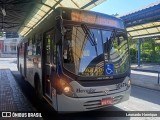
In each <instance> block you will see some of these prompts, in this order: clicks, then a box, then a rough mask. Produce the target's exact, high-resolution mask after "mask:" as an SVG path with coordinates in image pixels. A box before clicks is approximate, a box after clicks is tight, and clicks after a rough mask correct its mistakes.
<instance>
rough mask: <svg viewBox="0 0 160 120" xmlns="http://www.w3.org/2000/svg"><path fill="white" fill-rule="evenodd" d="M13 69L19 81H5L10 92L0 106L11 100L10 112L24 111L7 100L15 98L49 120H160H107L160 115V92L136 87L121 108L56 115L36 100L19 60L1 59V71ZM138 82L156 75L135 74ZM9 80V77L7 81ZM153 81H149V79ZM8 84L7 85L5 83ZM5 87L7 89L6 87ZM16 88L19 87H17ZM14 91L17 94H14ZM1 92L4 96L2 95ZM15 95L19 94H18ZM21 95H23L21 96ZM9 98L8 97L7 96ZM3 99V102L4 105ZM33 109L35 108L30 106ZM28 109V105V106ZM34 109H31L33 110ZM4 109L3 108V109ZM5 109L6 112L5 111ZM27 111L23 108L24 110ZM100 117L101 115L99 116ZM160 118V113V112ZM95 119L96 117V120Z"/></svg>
mask: <svg viewBox="0 0 160 120" xmlns="http://www.w3.org/2000/svg"><path fill="white" fill-rule="evenodd" d="M8 67H10V69H11V70H12V73H13V75H14V77H15V78H16V82H14V83H13V81H14V80H13V76H12V77H8V78H7V80H4V79H3V82H2V81H1V82H2V83H0V90H1V91H2V90H5V89H4V88H2V87H4V86H5V84H6V85H7V84H9V83H10V84H11V85H10V87H11V88H10V87H6V88H7V90H8V91H10V92H2V93H3V94H1V93H0V95H1V98H0V100H1V101H0V102H1V103H0V104H2V106H3V104H5V102H6V101H5V102H4V100H5V99H8V101H7V102H6V103H8V104H11V106H12V107H11V108H7V109H10V110H14V109H21V107H17V106H18V105H16V104H15V105H13V103H14V100H13V99H11V98H7V95H8V96H12V98H14V96H15V99H19V98H24V99H25V98H27V100H26V103H27V102H28V105H27V109H29V108H31V109H33V108H35V109H36V110H37V111H38V112H41V113H42V115H43V117H44V119H45V120H50V119H51V118H48V117H52V119H54V120H88V119H89V120H160V118H157V117H153V118H151V117H146V118H144V117H106V114H107V113H108V112H109V111H113V112H114V111H121V112H123V111H157V112H158V111H160V91H156V90H151V89H146V88H143V87H138V86H134V85H132V90H131V97H130V99H129V100H128V101H126V102H123V103H121V104H118V105H116V106H112V107H108V108H105V109H102V110H100V112H97V111H96V112H95V111H91V112H87V113H78V114H70V115H57V114H55V111H54V110H53V109H52V108H51V107H50V106H49V105H48V104H47V103H46V102H45V101H37V99H36V97H35V96H34V92H33V88H32V87H31V86H30V85H29V84H28V82H25V81H24V80H23V79H22V78H21V76H20V74H19V72H18V71H17V69H16V59H5V60H4V59H2V60H1V59H0V68H1V69H5V68H8ZM7 71H8V70H5V72H6V73H4V72H3V70H2V73H1V74H0V75H1V77H0V78H3V76H7V75H5V74H7V73H9V71H8V72H7ZM133 74H134V77H135V78H136V80H139V79H140V78H143V77H144V76H146V78H145V79H147V81H148V80H149V79H150V80H153V78H154V77H155V75H154V74H151V75H149V74H148V73H139V72H138V73H135V72H132V75H131V76H133ZM5 78H6V77H5ZM148 78H149V79H148ZM4 81H6V82H7V83H6V82H4ZM3 84H4V85H3ZM14 86H16V87H14ZM18 86H19V88H20V89H18V91H17V92H16V89H17V87H18ZM13 88H14V90H12V89H13ZM1 91H0V92H1ZM14 91H15V92H14ZM18 92H19V93H18ZM4 94H5V95H4ZM15 94H20V96H21V97H18V96H17V97H16V95H15ZM2 99H3V101H2ZM21 101H23V100H19V101H18V100H17V102H18V104H20V105H23V104H22V102H21ZM30 105H31V106H30ZM24 106H25V105H24ZM29 106H30V107H29ZM2 108H3V107H1V106H0V109H2ZM3 109H4V108H3ZM22 109H23V108H22ZM99 113H100V114H99ZM159 114H160V112H159ZM99 115H102V116H103V117H100V116H99ZM94 116H95V117H94Z"/></svg>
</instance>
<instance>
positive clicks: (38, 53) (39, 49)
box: [36, 43, 41, 55]
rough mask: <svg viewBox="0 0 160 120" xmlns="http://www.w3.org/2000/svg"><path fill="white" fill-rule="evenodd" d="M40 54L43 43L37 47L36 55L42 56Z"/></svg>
mask: <svg viewBox="0 0 160 120" xmlns="http://www.w3.org/2000/svg"><path fill="white" fill-rule="evenodd" d="M40 54H41V43H39V44H38V45H36V55H40Z"/></svg>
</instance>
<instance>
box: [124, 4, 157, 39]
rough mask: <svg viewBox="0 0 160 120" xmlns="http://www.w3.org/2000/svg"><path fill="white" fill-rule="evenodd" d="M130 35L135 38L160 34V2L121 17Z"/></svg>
mask: <svg viewBox="0 0 160 120" xmlns="http://www.w3.org/2000/svg"><path fill="white" fill-rule="evenodd" d="M121 19H123V20H124V22H125V25H126V27H127V32H128V36H130V37H132V38H133V39H135V38H143V37H153V36H160V2H156V3H154V4H151V5H149V6H147V7H145V8H142V9H139V10H136V11H134V12H131V13H128V14H127V15H124V16H122V17H121Z"/></svg>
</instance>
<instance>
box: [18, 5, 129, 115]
mask: <svg viewBox="0 0 160 120" xmlns="http://www.w3.org/2000/svg"><path fill="white" fill-rule="evenodd" d="M18 69H19V71H20V73H21V74H22V76H23V77H24V78H25V80H27V81H28V82H29V83H30V84H31V85H32V86H33V87H34V88H35V90H36V93H37V95H38V96H39V97H43V98H45V100H47V102H48V103H49V104H50V105H52V106H53V108H54V109H55V110H56V111H58V112H64V111H66V112H78V111H89V110H95V109H100V108H104V107H107V106H111V105H114V104H117V103H121V102H123V101H126V100H128V99H129V96H130V89H131V87H130V86H131V82H130V62H129V49H128V40H127V33H126V30H125V27H124V24H123V21H122V20H121V19H118V18H116V17H113V16H109V15H106V14H101V13H97V12H91V11H85V10H78V9H71V8H63V7H60V8H57V9H56V10H54V11H53V13H51V15H50V16H48V17H47V18H46V19H45V20H44V21H43V22H42V23H40V24H39V26H37V27H36V28H34V29H33V30H32V31H31V32H30V33H29V34H28V35H27V36H25V37H24V39H23V40H22V41H21V42H20V44H19V45H18Z"/></svg>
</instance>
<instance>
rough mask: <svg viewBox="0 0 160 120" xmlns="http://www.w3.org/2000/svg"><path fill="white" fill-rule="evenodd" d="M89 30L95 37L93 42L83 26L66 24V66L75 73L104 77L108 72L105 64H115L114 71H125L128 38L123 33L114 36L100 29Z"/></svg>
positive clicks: (127, 63)
mask: <svg viewBox="0 0 160 120" xmlns="http://www.w3.org/2000/svg"><path fill="white" fill-rule="evenodd" d="M89 31H90V32H91V33H92V34H93V36H94V42H95V43H94V45H93V44H92V43H91V40H89V39H90V38H89V37H88V36H87V34H86V33H85V31H84V30H83V29H82V27H80V26H65V28H64V32H65V34H64V42H63V43H64V44H63V62H64V67H65V68H66V69H67V70H69V71H70V72H72V73H74V74H76V75H82V76H102V75H106V74H105V65H104V64H107V63H113V64H114V67H115V69H114V70H115V71H114V74H121V73H124V72H125V71H126V69H125V68H124V67H128V65H129V61H128V45H127V40H126V39H125V38H124V37H123V36H122V35H119V36H116V37H113V31H105V30H100V29H89ZM111 37H112V38H111ZM122 44H123V45H122ZM95 45H96V49H95ZM103 51H104V52H103ZM126 51H127V52H126ZM103 53H104V54H103ZM108 53H110V54H108Z"/></svg>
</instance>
